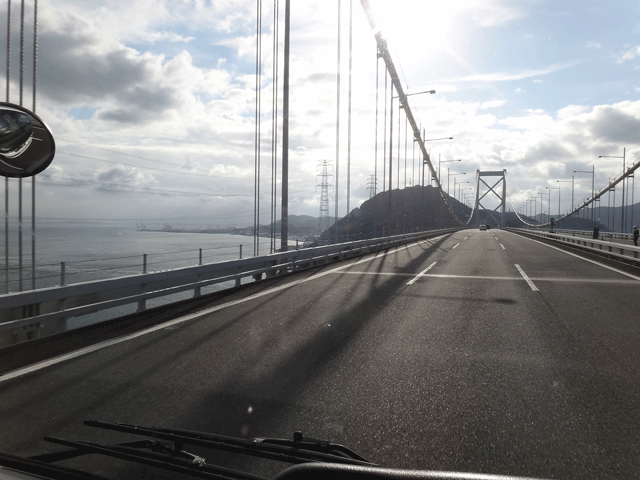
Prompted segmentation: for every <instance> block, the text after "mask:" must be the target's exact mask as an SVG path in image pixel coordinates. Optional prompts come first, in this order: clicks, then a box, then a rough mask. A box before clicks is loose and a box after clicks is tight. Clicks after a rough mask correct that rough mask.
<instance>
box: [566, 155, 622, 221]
mask: <svg viewBox="0 0 640 480" xmlns="http://www.w3.org/2000/svg"><path fill="white" fill-rule="evenodd" d="M619 158H622V157H619ZM623 172H624V170H623ZM573 173H590V174H591V200H592V202H591V203H593V196H594V194H595V192H594V188H595V180H596V166H595V165H593V167H592V168H591V171H589V170H574V171H573ZM622 192H623V196H624V182H623V183H622ZM622 201H623V202H624V198H623V199H622ZM623 205H624V203H623ZM622 215H623V217H622V218H624V210H623V211H622ZM591 223H593V205H591Z"/></svg>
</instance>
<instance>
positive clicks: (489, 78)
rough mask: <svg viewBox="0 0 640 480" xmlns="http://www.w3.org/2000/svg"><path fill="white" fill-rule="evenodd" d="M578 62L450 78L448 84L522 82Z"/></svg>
mask: <svg viewBox="0 0 640 480" xmlns="http://www.w3.org/2000/svg"><path fill="white" fill-rule="evenodd" d="M578 63H579V62H575V61H570V62H564V63H556V64H552V65H548V66H546V67H543V68H536V69H526V70H522V71H520V72H513V73H509V72H491V73H475V74H472V75H467V76H464V77H458V78H452V79H448V80H446V81H448V82H510V81H514V80H523V79H525V78H531V77H539V76H543V75H548V74H550V73H555V72H558V71H560V70H564V69H566V68H570V67H573V66H575V65H577V64H578Z"/></svg>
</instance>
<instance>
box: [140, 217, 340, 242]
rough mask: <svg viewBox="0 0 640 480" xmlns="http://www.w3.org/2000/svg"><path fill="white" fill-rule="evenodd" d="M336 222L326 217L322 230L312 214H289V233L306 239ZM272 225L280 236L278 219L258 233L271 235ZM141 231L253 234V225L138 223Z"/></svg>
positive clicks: (300, 238)
mask: <svg viewBox="0 0 640 480" xmlns="http://www.w3.org/2000/svg"><path fill="white" fill-rule="evenodd" d="M334 222H335V217H329V218H328V219H325V226H324V229H322V230H321V227H320V219H319V218H317V217H312V216H310V215H289V222H288V234H289V237H290V238H292V239H299V240H305V239H309V238H311V237H319V236H320V235H321V234H322V232H323V231H324V230H326V229H327V228H329V227H330V226H331V225H333V223H334ZM272 225H273V227H274V228H275V233H276V236H277V237H279V236H280V230H281V228H282V222H281V221H280V220H278V221H277V222H275V224H271V223H269V224H267V225H260V228H259V229H258V235H259V236H261V237H267V238H269V237H271V231H272ZM137 231H139V232H172V233H213V234H216V233H217V234H226V235H244V236H253V234H254V229H253V226H248V227H197V228H193V227H191V228H180V227H174V226H172V225H168V224H165V225H164V227H162V228H149V227H146V226H145V225H144V223H143V224H140V225H138V229H137Z"/></svg>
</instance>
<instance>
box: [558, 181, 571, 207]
mask: <svg viewBox="0 0 640 480" xmlns="http://www.w3.org/2000/svg"><path fill="white" fill-rule="evenodd" d="M556 182H558V183H573V182H572V181H571V180H556ZM558 187H560V185H558ZM559 195H560V192H558V196H559ZM571 210H573V193H572V194H571Z"/></svg>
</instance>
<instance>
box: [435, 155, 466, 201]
mask: <svg viewBox="0 0 640 480" xmlns="http://www.w3.org/2000/svg"><path fill="white" fill-rule="evenodd" d="M461 161H462V159H461V158H458V159H456V160H440V154H438V183H439V184H440V186H441V187H442V174H441V173H440V164H441V163H449V162H461ZM448 171H449V170H448V169H447V172H448ZM448 182H449V179H448V178H447V183H448ZM447 193H449V187H448V186H447Z"/></svg>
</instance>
